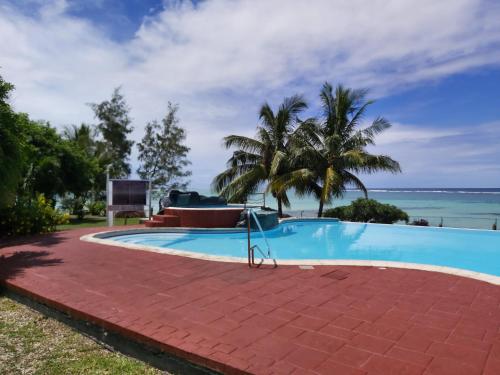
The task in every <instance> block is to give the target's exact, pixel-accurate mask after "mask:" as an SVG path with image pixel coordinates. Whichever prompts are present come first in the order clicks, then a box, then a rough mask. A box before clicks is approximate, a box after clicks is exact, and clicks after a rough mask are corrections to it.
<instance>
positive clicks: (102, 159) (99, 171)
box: [62, 124, 111, 201]
mask: <svg viewBox="0 0 500 375" xmlns="http://www.w3.org/2000/svg"><path fill="white" fill-rule="evenodd" d="M62 135H63V138H65V139H66V140H68V141H69V142H71V143H72V144H73V146H74V147H76V148H77V149H79V150H80V151H81V152H83V154H84V155H85V156H86V157H87V158H88V159H89V160H92V161H93V163H94V175H93V178H92V188H91V190H92V191H91V193H92V200H93V201H98V200H101V199H104V196H103V192H104V191H105V190H106V166H107V165H109V164H110V163H111V158H110V155H109V154H108V153H107V152H106V147H105V144H104V142H100V141H99V140H98V130H97V129H96V128H94V127H93V126H91V125H87V124H81V125H80V126H76V125H71V126H67V127H66V128H65V129H64V131H63V134H62Z"/></svg>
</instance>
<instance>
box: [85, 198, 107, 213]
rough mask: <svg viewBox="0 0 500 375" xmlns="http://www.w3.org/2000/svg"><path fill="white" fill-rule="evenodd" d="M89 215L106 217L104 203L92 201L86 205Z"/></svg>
mask: <svg viewBox="0 0 500 375" xmlns="http://www.w3.org/2000/svg"><path fill="white" fill-rule="evenodd" d="M87 209H88V210H89V214H91V215H94V216H106V202H105V201H94V202H89V203H87Z"/></svg>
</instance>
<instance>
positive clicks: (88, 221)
mask: <svg viewBox="0 0 500 375" xmlns="http://www.w3.org/2000/svg"><path fill="white" fill-rule="evenodd" d="M133 224H139V218H130V219H127V225H133ZM114 225H125V219H123V218H115V220H114ZM105 226H106V218H105V217H102V216H85V218H84V219H82V220H79V219H78V218H77V217H76V216H71V217H70V219H69V223H68V224H63V225H58V226H57V230H68V229H77V228H91V227H105Z"/></svg>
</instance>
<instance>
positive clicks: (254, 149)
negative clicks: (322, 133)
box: [212, 95, 307, 216]
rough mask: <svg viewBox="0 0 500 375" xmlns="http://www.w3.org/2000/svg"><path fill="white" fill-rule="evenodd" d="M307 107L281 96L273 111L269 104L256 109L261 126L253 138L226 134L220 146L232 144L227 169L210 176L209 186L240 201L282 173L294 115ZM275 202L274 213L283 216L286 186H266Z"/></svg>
mask: <svg viewBox="0 0 500 375" xmlns="http://www.w3.org/2000/svg"><path fill="white" fill-rule="evenodd" d="M305 108H307V104H306V102H305V101H304V99H303V98H302V97H301V96H299V95H295V96H292V97H289V98H285V99H284V100H283V103H282V104H281V105H280V107H279V109H278V112H277V113H276V114H275V113H274V112H273V110H272V109H271V107H270V106H269V104H267V103H265V104H264V105H263V106H262V107H261V109H260V116H259V117H260V121H261V125H260V126H258V127H257V135H256V137H255V138H250V137H245V136H240V135H229V136H227V137H225V138H224V146H225V147H226V148H231V147H233V146H236V147H237V148H238V150H236V151H234V153H233V156H232V157H231V158H230V159H229V160H228V162H227V169H226V170H225V171H224V172H222V173H220V174H219V175H217V176H216V177H215V178H214V181H213V183H212V186H213V188H214V190H215V191H217V192H218V193H219V194H221V195H222V196H224V197H226V198H227V199H228V200H229V201H230V202H241V201H244V200H246V199H247V197H248V195H250V194H252V193H255V192H256V191H257V189H259V188H260V187H261V186H263V185H266V184H267V185H269V184H270V183H271V182H272V180H273V179H275V178H276V177H277V176H279V175H281V174H283V173H285V172H286V153H287V149H288V143H289V141H290V136H291V134H292V132H293V131H294V127H295V125H296V123H297V120H298V119H297V116H298V114H299V113H300V112H301V111H303V110H304V109H305ZM269 191H270V192H271V194H272V195H273V196H274V197H275V198H276V200H277V202H278V214H279V215H280V216H282V215H283V206H286V207H289V205H290V202H289V200H288V196H287V193H286V189H274V188H272V187H271V188H270V189H269Z"/></svg>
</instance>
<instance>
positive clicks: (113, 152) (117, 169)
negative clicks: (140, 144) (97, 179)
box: [90, 88, 134, 178]
mask: <svg viewBox="0 0 500 375" xmlns="http://www.w3.org/2000/svg"><path fill="white" fill-rule="evenodd" d="M90 106H91V108H92V110H93V111H94V114H95V117H96V118H97V119H98V120H99V123H98V124H97V129H98V130H99V132H100V133H101V134H102V137H103V140H104V141H103V142H104V149H105V152H106V154H107V155H108V157H109V160H110V165H111V167H110V174H111V176H112V177H114V178H121V177H127V176H129V175H130V164H129V162H128V159H129V157H130V152H131V150H132V145H133V144H134V142H133V141H131V140H129V139H127V136H128V134H130V133H131V132H132V130H133V127H132V126H131V119H130V117H129V112H130V108H129V107H128V106H127V103H126V101H125V98H124V97H123V95H122V94H121V93H120V88H116V89H115V90H114V91H113V94H112V96H111V100H105V101H103V102H101V103H97V104H96V103H94V104H91V105H90Z"/></svg>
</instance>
